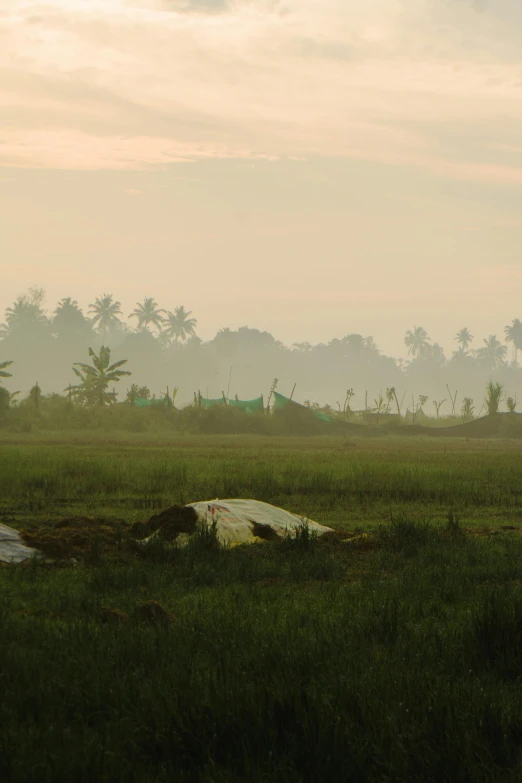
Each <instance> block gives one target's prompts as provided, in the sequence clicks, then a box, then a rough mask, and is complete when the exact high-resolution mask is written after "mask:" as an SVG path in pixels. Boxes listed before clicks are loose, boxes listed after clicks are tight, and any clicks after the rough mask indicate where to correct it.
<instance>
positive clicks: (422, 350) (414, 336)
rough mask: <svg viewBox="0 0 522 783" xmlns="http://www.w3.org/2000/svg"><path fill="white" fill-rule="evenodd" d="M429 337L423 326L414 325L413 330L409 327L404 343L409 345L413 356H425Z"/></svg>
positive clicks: (409, 350)
mask: <svg viewBox="0 0 522 783" xmlns="http://www.w3.org/2000/svg"><path fill="white" fill-rule="evenodd" d="M429 339H430V338H429V337H428V333H427V331H426V329H423V328H422V326H414V327H413V331H412V330H411V329H408V331H407V332H406V335H405V337H404V344H405V345H407V346H408V353H409V354H411V355H412V356H416V357H418V356H424V355H425V354H426V351H427V348H428V343H429Z"/></svg>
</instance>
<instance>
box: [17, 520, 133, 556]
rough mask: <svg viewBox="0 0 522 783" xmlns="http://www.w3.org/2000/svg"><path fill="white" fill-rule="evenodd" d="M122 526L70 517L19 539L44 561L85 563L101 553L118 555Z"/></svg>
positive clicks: (111, 521)
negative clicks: (76, 561)
mask: <svg viewBox="0 0 522 783" xmlns="http://www.w3.org/2000/svg"><path fill="white" fill-rule="evenodd" d="M124 526H125V523H124V522H122V521H121V520H110V519H103V518H100V517H97V518H91V517H70V518H68V519H61V520H59V521H58V522H56V523H55V524H54V525H53V526H52V527H41V528H39V529H38V530H26V531H24V532H23V533H22V534H21V536H22V538H23V540H24V542H25V543H26V544H27V546H30V547H33V548H34V549H38V550H39V551H40V552H43V554H44V555H45V556H46V557H49V558H52V559H70V558H75V559H76V560H88V559H89V558H95V557H96V556H99V555H100V554H101V553H102V552H103V553H107V552H112V553H116V552H118V551H119V549H120V546H121V541H122V529H123V528H124Z"/></svg>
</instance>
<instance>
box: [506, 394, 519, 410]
mask: <svg viewBox="0 0 522 783" xmlns="http://www.w3.org/2000/svg"><path fill="white" fill-rule="evenodd" d="M506 406H507V409H508V411H509V412H510V413H515V412H516V407H517V401H516V399H514V398H513V397H508V398H507V400H506Z"/></svg>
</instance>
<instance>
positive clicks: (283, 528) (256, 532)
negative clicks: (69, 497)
mask: <svg viewBox="0 0 522 783" xmlns="http://www.w3.org/2000/svg"><path fill="white" fill-rule="evenodd" d="M188 507H189V508H193V509H194V511H195V512H196V516H197V522H195V523H194V532H195V531H196V530H197V527H198V526H203V525H205V526H210V525H212V524H213V523H215V524H216V535H217V538H218V541H219V542H220V543H221V544H222V545H224V546H232V547H233V546H239V545H240V544H253V543H260V542H263V541H266V540H270V539H275V540H277V539H282V538H285V536H289V537H291V538H295V536H296V534H297V532H298V531H299V530H300V529H302V527H303V525H307V526H308V529H309V531H310V532H311V533H312V534H315V535H317V536H321V535H323V534H324V533H330V532H333V531H332V528H330V527H326V526H325V525H320V524H319V523H318V522H314V521H313V520H311V519H308V518H307V517H302V516H299V515H297V514H293V513H291V512H290V511H285V509H283V508H278V507H277V506H272V505H270V504H269V503H263V501H261V500H243V499H241V498H233V499H225V500H220V499H216V500H204V501H199V502H197V503H189V504H188ZM185 529H186V527H185ZM158 535H161V531H160V530H156V531H155V532H154V533H153V534H152V535H151V536H148V537H147V538H145V539H143V540H142V543H146V542H147V541H150V540H151V539H152V538H154V537H156V536H158ZM191 535H193V533H186V532H179V533H177V534H176V535H175V536H174V537H171V538H170V539H169V540H173V541H175V543H176V545H179V546H183V545H184V544H186V543H188V541H189V539H190V536H191ZM39 554H42V553H40V552H39V551H38V550H37V549H32V548H31V547H28V546H26V545H25V544H24V542H23V539H22V537H21V535H20V533H19V532H18V531H17V530H13V528H10V527H7V526H6V525H0V562H3V563H11V564H16V563H23V562H24V561H25V560H30V559H31V558H32V557H34V556H36V555H39Z"/></svg>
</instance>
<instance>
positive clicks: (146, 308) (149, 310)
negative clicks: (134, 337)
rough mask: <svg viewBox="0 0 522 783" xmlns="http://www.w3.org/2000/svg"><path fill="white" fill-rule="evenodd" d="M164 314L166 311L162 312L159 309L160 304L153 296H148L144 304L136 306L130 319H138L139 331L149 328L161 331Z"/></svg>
mask: <svg viewBox="0 0 522 783" xmlns="http://www.w3.org/2000/svg"><path fill="white" fill-rule="evenodd" d="M164 312H165V310H162V309H160V308H159V307H158V303H157V302H156V301H155V299H154V298H153V297H152V296H147V297H146V298H145V299H144V300H143V303H141V304H140V303H138V304H137V305H136V307H135V308H134V310H133V311H132V313H131V314H130V315H129V318H137V319H138V326H137V328H138V331H139V330H140V329H147V327H148V326H154V327H156V329H158V331H159V330H160V329H161V326H162V324H163V313H164Z"/></svg>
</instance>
